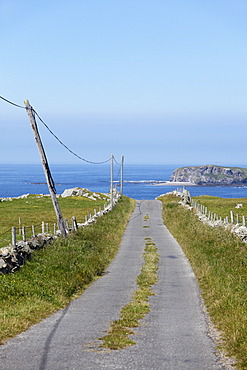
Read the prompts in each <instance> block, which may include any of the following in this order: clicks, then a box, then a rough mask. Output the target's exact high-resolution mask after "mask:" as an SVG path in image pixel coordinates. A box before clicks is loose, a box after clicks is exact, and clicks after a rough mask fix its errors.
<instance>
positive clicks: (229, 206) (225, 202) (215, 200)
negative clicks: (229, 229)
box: [193, 195, 247, 219]
mask: <svg viewBox="0 0 247 370" xmlns="http://www.w3.org/2000/svg"><path fill="white" fill-rule="evenodd" d="M193 199H194V200H195V201H196V202H198V203H200V204H202V205H203V206H205V207H208V209H209V210H210V212H214V213H216V214H217V215H218V216H219V217H222V218H225V217H228V218H229V219H230V211H233V212H234V214H235V215H236V214H238V215H239V216H240V219H241V218H242V216H245V217H246V218H247V198H241V199H235V198H230V199H227V198H219V197H213V196H210V195H201V196H198V197H193ZM237 204H242V205H243V207H242V208H238V209H236V208H235V207H236V206H237Z"/></svg>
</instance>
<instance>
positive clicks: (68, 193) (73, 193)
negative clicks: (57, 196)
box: [61, 188, 90, 198]
mask: <svg viewBox="0 0 247 370" xmlns="http://www.w3.org/2000/svg"><path fill="white" fill-rule="evenodd" d="M85 193H90V191H89V190H88V189H85V188H72V189H66V190H64V192H63V193H62V194H61V197H62V198H66V197H82V196H85Z"/></svg>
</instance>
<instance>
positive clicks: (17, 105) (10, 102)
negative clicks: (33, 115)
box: [0, 96, 25, 109]
mask: <svg viewBox="0 0 247 370" xmlns="http://www.w3.org/2000/svg"><path fill="white" fill-rule="evenodd" d="M0 99H2V100H4V101H6V102H7V103H9V104H12V105H14V106H15V107H18V108H23V109H25V107H23V106H21V105H19V104H15V103H13V102H12V101H10V100H8V99H6V98H4V97H3V96H0Z"/></svg>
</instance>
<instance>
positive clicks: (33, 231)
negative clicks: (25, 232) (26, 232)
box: [32, 225, 36, 236]
mask: <svg viewBox="0 0 247 370" xmlns="http://www.w3.org/2000/svg"><path fill="white" fill-rule="evenodd" d="M32 234H33V236H36V234H35V227H34V225H32Z"/></svg>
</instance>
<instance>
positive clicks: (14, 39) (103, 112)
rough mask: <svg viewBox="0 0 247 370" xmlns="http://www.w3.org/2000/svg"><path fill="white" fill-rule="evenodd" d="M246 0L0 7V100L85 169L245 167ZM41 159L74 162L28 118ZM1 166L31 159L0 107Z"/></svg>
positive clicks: (18, 124) (22, 136) (96, 0)
mask: <svg viewBox="0 0 247 370" xmlns="http://www.w3.org/2000/svg"><path fill="white" fill-rule="evenodd" d="M246 19H247V1H246V0H207V1H205V0H90V1H88V0H70V1H61V0H60V1H58V0H49V1H48V0H43V1H33V0H32V1H29V0H23V1H18V0H0V45H1V49H0V65H1V72H0V95H1V96H2V97H4V98H6V99H8V100H10V101H12V102H14V103H16V104H18V105H21V106H23V105H24V104H23V101H24V100H25V99H29V102H30V104H31V105H32V106H33V108H34V109H35V110H36V111H37V112H38V114H39V115H40V117H41V118H42V119H43V120H44V121H45V122H46V124H47V125H48V126H49V128H50V129H51V130H52V131H53V132H54V133H55V135H56V136H57V137H59V139H60V140H61V141H62V142H63V143H64V144H65V145H66V146H68V147H69V148H70V149H71V150H72V151H74V152H75V153H77V154H78V155H79V156H81V157H83V158H85V159H87V160H89V161H96V162H99V161H104V160H107V159H108V158H110V156H111V154H114V156H115V158H117V159H119V160H120V157H121V155H124V157H125V162H126V163H132V164H180V163H182V164H188V165H197V164H200V165H201V164H218V165H220V164H221V165H247V155H246V139H247V67H246V66H247V22H246ZM37 123H38V127H39V130H40V135H41V138H42V141H43V144H44V147H45V150H46V154H47V157H48V160H49V162H50V163H64V164H70V163H80V161H79V159H78V158H76V157H75V156H73V155H72V154H71V153H69V152H68V151H67V150H66V149H65V148H64V147H63V146H61V145H60V144H59V143H58V141H57V140H55V138H54V137H53V136H52V135H51V134H50V133H49V131H48V130H47V129H46V128H45V127H44V126H43V125H42V123H41V122H39V120H38V119H37ZM0 163H40V159H39V154H38V151H37V148H36V144H35V141H34V138H33V134H32V130H31V127H30V123H29V120H28V117H27V113H26V111H25V109H21V108H18V107H15V106H13V105H10V104H8V103H7V102H5V101H3V100H1V99H0Z"/></svg>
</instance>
